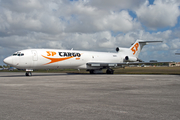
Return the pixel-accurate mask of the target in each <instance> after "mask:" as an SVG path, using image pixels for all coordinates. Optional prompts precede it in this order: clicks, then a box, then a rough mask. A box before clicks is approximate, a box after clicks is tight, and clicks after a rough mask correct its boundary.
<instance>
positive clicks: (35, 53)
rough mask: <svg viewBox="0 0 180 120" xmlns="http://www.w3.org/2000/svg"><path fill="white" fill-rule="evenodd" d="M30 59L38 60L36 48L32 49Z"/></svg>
mask: <svg viewBox="0 0 180 120" xmlns="http://www.w3.org/2000/svg"><path fill="white" fill-rule="evenodd" d="M31 52H32V59H33V61H37V60H38V54H37V51H36V50H32V51H31Z"/></svg>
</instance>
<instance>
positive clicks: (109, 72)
mask: <svg viewBox="0 0 180 120" xmlns="http://www.w3.org/2000/svg"><path fill="white" fill-rule="evenodd" d="M106 74H114V70H113V69H110V68H108V69H107V70H106Z"/></svg>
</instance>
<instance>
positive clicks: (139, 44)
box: [130, 40, 162, 58]
mask: <svg viewBox="0 0 180 120" xmlns="http://www.w3.org/2000/svg"><path fill="white" fill-rule="evenodd" d="M156 42H162V41H144V40H136V42H135V43H134V44H133V45H132V46H131V47H130V51H131V54H132V56H134V57H136V58H138V55H139V53H140V52H141V50H142V48H143V46H144V45H147V44H148V43H156Z"/></svg>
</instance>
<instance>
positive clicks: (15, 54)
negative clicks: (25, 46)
mask: <svg viewBox="0 0 180 120" xmlns="http://www.w3.org/2000/svg"><path fill="white" fill-rule="evenodd" d="M13 56H24V53H21V52H15V53H14V54H13Z"/></svg>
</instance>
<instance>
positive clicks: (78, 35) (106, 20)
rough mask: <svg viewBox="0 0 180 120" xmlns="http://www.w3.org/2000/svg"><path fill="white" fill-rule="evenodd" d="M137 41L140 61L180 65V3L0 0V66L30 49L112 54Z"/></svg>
mask: <svg viewBox="0 0 180 120" xmlns="http://www.w3.org/2000/svg"><path fill="white" fill-rule="evenodd" d="M137 39H141V40H161V41H163V43H156V44H149V45H146V46H144V48H143V50H142V52H141V53H140V55H139V58H140V59H142V60H144V61H149V60H157V61H176V62H178V61H180V56H178V55H175V53H177V52H179V53H180V0H0V65H4V63H3V59H4V58H5V57H7V56H10V55H12V54H13V53H14V52H16V51H19V50H23V49H31V48H38V49H41V48H52V49H71V48H73V49H74V50H83V51H84V50H85V51H89V50H90V51H102V52H116V51H115V48H116V47H130V46H131V44H132V43H134V42H135V41H136V40H137Z"/></svg>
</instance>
